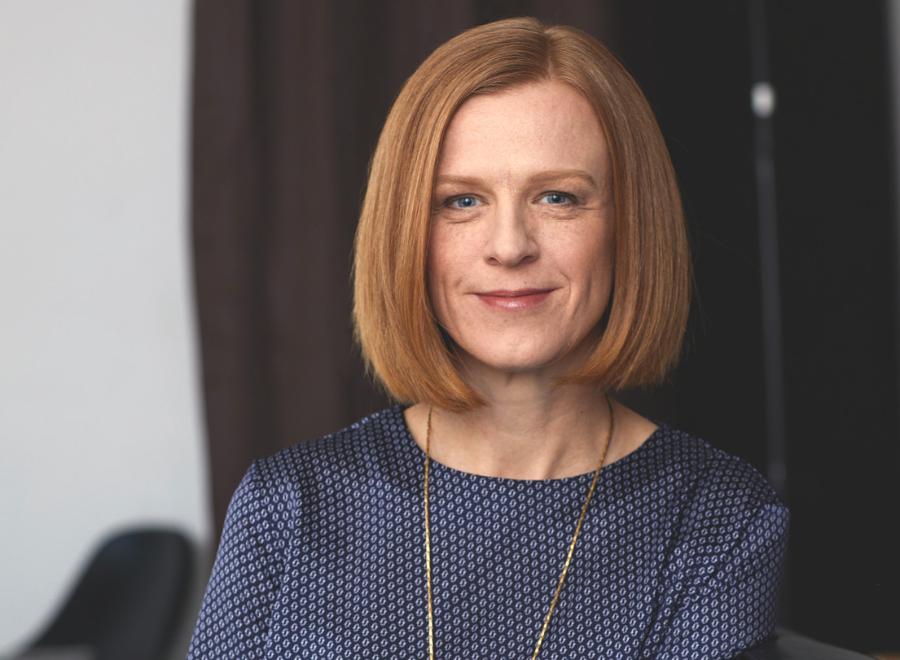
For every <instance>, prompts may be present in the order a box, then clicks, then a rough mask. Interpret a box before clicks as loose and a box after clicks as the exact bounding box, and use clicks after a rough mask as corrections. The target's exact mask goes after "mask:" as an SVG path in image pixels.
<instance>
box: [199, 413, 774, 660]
mask: <svg viewBox="0 0 900 660" xmlns="http://www.w3.org/2000/svg"><path fill="white" fill-rule="evenodd" d="M423 462H424V452H423V451H422V450H421V448H420V447H419V445H418V444H416V442H415V440H413V438H412V436H411V435H410V433H409V430H408V428H407V426H406V423H405V420H404V417H403V408H402V407H401V406H394V407H392V408H387V409H385V410H382V411H381V412H378V413H375V414H373V415H371V416H369V417H367V418H365V419H363V420H361V421H359V422H357V423H356V424H353V425H352V426H350V427H348V428H346V429H344V430H342V431H338V432H337V433H333V434H331V435H328V436H325V437H323V438H320V439H318V440H316V441H313V442H304V443H300V444H296V445H294V446H292V447H289V448H287V449H284V450H282V451H280V452H278V453H277V454H275V455H274V456H270V457H268V458H264V459H261V460H258V461H256V462H255V463H254V464H253V465H252V466H251V467H250V469H249V470H248V471H247V473H246V475H245V476H244V478H243V480H242V481H241V483H240V485H239V486H238V488H237V490H236V491H235V493H234V496H233V498H232V500H231V504H230V506H229V509H228V514H227V517H226V521H225V529H224V531H223V533H222V539H221V543H220V545H219V549H218V553H217V555H216V560H215V565H214V567H213V571H212V576H211V577H210V580H209V584H208V586H207V588H206V593H205V596H204V600H203V605H202V608H201V610H200V614H199V618H198V621H197V625H196V628H195V630H194V635H193V639H192V641H191V646H190V651H189V655H188V657H189V658H190V659H196V660H199V659H201V658H203V659H204V660H205V659H216V660H221V659H225V658H229V659H230V658H235V659H240V660H248V659H252V658H426V657H427V655H428V653H427V651H428V630H427V626H428V624H427V610H426V582H425V556H424V509H423V499H422V497H423V495H422V488H423V480H424V470H423ZM431 469H432V471H431V476H430V479H429V488H430V498H431V532H432V561H433V568H432V577H433V587H434V596H433V602H434V620H435V623H434V625H435V649H436V655H437V657H438V658H439V659H444V658H453V659H464V660H473V659H481V658H491V659H498V658H502V659H507V658H530V657H531V653H532V650H533V648H534V645H535V642H536V640H537V637H538V634H539V632H540V629H541V625H542V623H543V619H544V616H545V614H546V612H547V609H548V606H549V604H550V600H551V598H552V596H553V592H554V590H555V588H556V584H557V581H558V579H559V574H560V571H561V569H562V564H563V562H564V560H565V555H566V552H567V550H568V545H569V542H570V540H571V535H572V532H573V530H574V527H575V523H576V521H577V519H578V515H579V513H580V510H581V506H582V504H583V502H584V497H585V495H586V493H587V489H588V487H589V486H590V482H591V478H592V476H593V474H592V473H591V474H583V475H579V476H575V477H568V478H564V479H553V480H547V481H530V480H515V479H501V478H496V477H485V476H478V475H473V474H469V473H465V472H460V471H458V470H454V469H452V468H450V467H447V466H444V465H441V464H439V463H436V462H434V461H433V460H432V463H431ZM788 518H789V513H788V509H787V508H786V507H785V505H784V503H783V502H782V501H781V500H780V499H779V498H778V496H777V494H776V493H775V492H774V491H773V490H772V488H771V487H770V485H769V484H768V483H767V481H766V480H765V479H764V478H763V477H762V476H761V475H760V473H759V472H757V471H756V470H755V469H754V468H753V467H752V466H751V465H750V464H748V463H746V462H745V461H743V460H742V459H740V458H738V457H735V456H732V455H730V454H727V453H725V452H723V451H721V450H719V449H716V448H714V447H712V446H710V445H709V444H708V443H707V442H705V441H704V440H701V439H698V438H696V437H693V436H691V435H689V434H687V433H685V432H683V431H679V430H676V429H673V428H670V427H668V426H666V425H661V426H660V427H659V429H657V430H656V431H655V432H654V433H653V435H651V436H650V437H649V438H648V439H647V440H646V441H645V442H644V444H643V445H641V446H640V447H639V448H638V449H637V450H635V451H633V452H632V453H630V454H628V455H626V456H625V457H624V458H621V459H619V460H617V461H615V462H614V463H611V464H609V465H608V466H606V467H604V468H603V469H602V470H601V472H600V480H599V482H598V484H597V491H596V493H595V494H594V498H593V500H592V501H591V505H590V508H589V510H588V512H587V517H586V518H585V521H584V526H583V528H582V532H581V536H580V537H579V540H578V544H577V546H576V549H575V555H574V557H573V560H572V565H571V567H570V569H569V574H568V577H567V578H566V582H565V586H564V588H563V591H562V594H561V596H560V599H559V603H558V605H557V607H556V611H555V613H554V615H553V619H552V621H551V623H550V628H549V630H548V632H547V635H546V637H545V639H544V643H543V646H542V649H541V654H540V657H541V658H546V659H550V658H555V659H562V658H565V659H567V660H571V659H573V658H604V659H607V658H610V659H612V658H615V659H621V658H625V659H629V658H673V659H678V660H685V659H691V658H702V659H704V660H710V659H715V658H731V657H732V656H734V655H735V654H737V653H738V652H739V651H740V650H742V649H745V648H748V647H750V646H753V645H755V644H756V643H758V642H760V641H762V640H763V639H764V638H766V637H767V636H768V635H769V634H770V633H771V632H772V630H773V627H774V624H775V602H776V596H777V592H778V588H779V582H780V578H781V567H782V562H783V557H784V551H785V546H786V542H787V530H788Z"/></svg>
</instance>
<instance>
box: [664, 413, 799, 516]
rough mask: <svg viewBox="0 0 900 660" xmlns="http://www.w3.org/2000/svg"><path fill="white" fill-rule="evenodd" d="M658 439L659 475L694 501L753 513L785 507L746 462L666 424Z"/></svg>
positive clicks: (766, 480) (771, 488)
mask: <svg viewBox="0 0 900 660" xmlns="http://www.w3.org/2000/svg"><path fill="white" fill-rule="evenodd" d="M654 435H656V436H658V437H657V438H656V443H657V446H658V448H659V451H658V452H657V454H656V462H657V471H658V473H659V475H660V476H661V477H662V478H663V479H664V480H667V481H670V482H671V481H679V482H680V483H681V484H682V485H683V486H684V487H685V488H686V490H687V491H689V496H690V498H691V499H692V500H695V501H699V502H703V503H706V504H709V505H710V506H716V505H717V506H719V507H722V506H736V507H740V508H749V509H756V508H758V507H760V506H762V505H777V506H784V502H783V500H782V498H781V497H780V496H779V495H778V493H777V492H776V491H775V489H774V488H773V487H772V485H771V483H770V482H769V481H768V479H766V477H765V476H764V475H763V474H762V473H761V472H760V471H759V470H758V469H757V468H756V467H755V466H754V465H752V464H751V463H750V462H749V461H747V460H746V459H744V458H742V457H740V456H737V455H735V454H731V453H729V452H726V451H724V450H722V449H719V448H718V447H715V446H714V445H712V444H711V443H710V442H708V441H707V440H706V439H704V438H701V437H698V436H696V435H694V434H692V433H690V432H687V431H683V430H680V429H676V428H673V427H671V426H668V425H666V424H661V425H660V428H659V429H658V430H657V431H656V433H655V434H654Z"/></svg>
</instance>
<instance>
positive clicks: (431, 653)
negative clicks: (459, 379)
mask: <svg viewBox="0 0 900 660" xmlns="http://www.w3.org/2000/svg"><path fill="white" fill-rule="evenodd" d="M604 398H605V399H606V405H607V407H608V408H609V430H608V431H607V434H606V443H605V444H604V445H603V453H602V454H601V455H600V464H599V465H598V466H597V469H596V470H595V471H594V478H593V480H592V481H591V487H590V488H589V489H588V494H587V498H585V500H584V504H583V505H582V507H581V515H580V516H578V524H577V525H575V533H574V534H573V535H572V543H571V544H569V554H568V555H566V563H565V564H563V569H562V573H561V574H560V576H559V583H558V584H557V585H556V593H554V594H553V600H551V601H550V610H549V611H548V612H547V616H546V617H544V625H543V627H542V628H541V634H540V636H539V637H538V640H537V644H536V645H535V647H534V653H533V654H532V656H531V660H535V658H537V656H538V653H539V652H540V650H541V644H543V643H544V635H545V634H546V633H547V628H548V627H549V626H550V618H551V617H552V616H553V610H554V609H555V608H556V602H557V601H558V600H559V594H560V592H561V591H562V588H563V582H565V580H566V573H568V572H569V564H570V563H571V562H572V555H573V554H574V552H575V543H576V541H578V534H579V533H581V525H582V523H583V522H584V516H585V514H586V513H587V510H588V505H589V504H590V503H591V497H593V495H594V490H595V489H596V488H597V480H598V479H599V478H600V468H602V467H603V461H604V460H605V458H606V450H607V449H609V443H610V441H611V440H612V436H613V431H614V429H615V417H614V415H613V408H612V403H611V402H610V400H609V397H608V396H605V397H604ZM431 412H432V407H431V406H429V407H428V427H427V430H426V432H425V573H426V575H427V578H428V657H429V658H430V660H434V609H433V608H432V604H431V603H432V598H431V515H430V507H429V501H428V465H429V463H430V462H431Z"/></svg>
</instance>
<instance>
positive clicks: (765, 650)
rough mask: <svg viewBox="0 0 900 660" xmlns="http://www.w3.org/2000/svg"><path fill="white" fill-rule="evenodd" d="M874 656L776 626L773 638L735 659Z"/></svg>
mask: <svg viewBox="0 0 900 660" xmlns="http://www.w3.org/2000/svg"><path fill="white" fill-rule="evenodd" d="M872 657H873V656H870V655H864V654H862V653H857V652H856V651H850V650H847V649H842V648H838V647H837V646H831V645H829V644H823V643H822V642H817V641H815V640H813V639H810V638H809V637H804V636H803V635H800V634H798V633H796V632H794V631H792V630H788V629H786V628H782V627H776V628H775V634H774V635H773V636H772V637H771V638H769V639H768V640H766V641H765V642H764V643H763V644H760V645H759V646H755V647H754V648H752V649H747V650H746V651H744V652H743V653H741V654H740V655H738V656H737V657H736V658H735V659H734V660H872Z"/></svg>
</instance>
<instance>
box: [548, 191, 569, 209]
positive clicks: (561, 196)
mask: <svg viewBox="0 0 900 660" xmlns="http://www.w3.org/2000/svg"><path fill="white" fill-rule="evenodd" d="M541 199H545V200H547V202H548V203H550V204H551V205H552V206H565V205H567V204H574V203H575V197H573V196H572V195H570V194H569V193H564V192H557V191H555V190H554V191H552V192H548V193H544V194H543V195H542V196H541Z"/></svg>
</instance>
